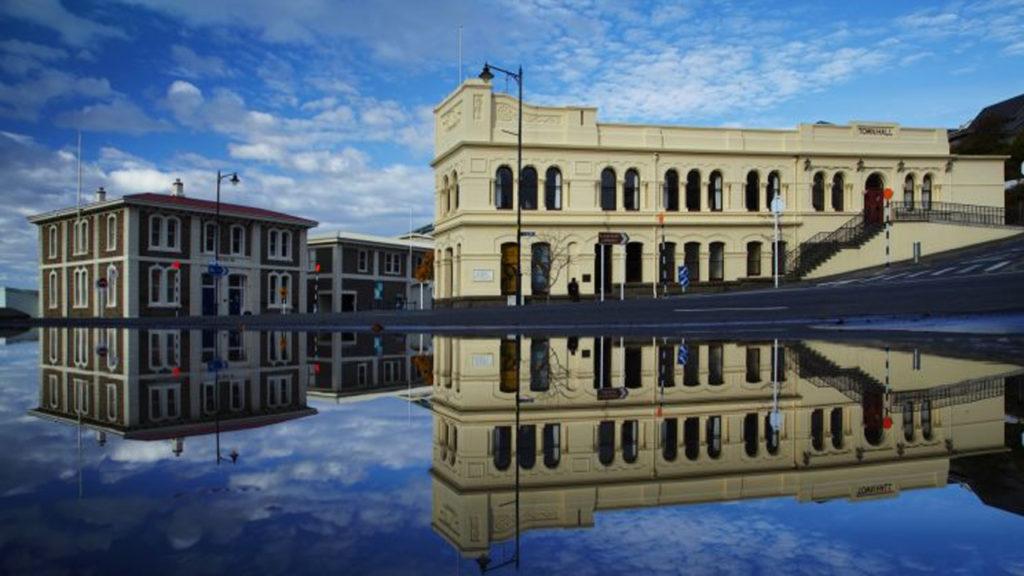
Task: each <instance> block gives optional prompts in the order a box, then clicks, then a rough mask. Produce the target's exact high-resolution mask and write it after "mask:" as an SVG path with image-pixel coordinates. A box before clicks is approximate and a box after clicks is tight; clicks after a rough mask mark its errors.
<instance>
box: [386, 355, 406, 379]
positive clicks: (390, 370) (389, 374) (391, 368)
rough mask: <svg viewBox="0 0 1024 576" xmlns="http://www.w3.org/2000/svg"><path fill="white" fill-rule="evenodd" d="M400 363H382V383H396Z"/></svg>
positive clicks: (391, 361)
mask: <svg viewBox="0 0 1024 576" xmlns="http://www.w3.org/2000/svg"><path fill="white" fill-rule="evenodd" d="M401 367H402V364H401V361H400V360H387V361H385V362H384V383H385V384H393V383H395V382H398V378H399V374H400V373H401Z"/></svg>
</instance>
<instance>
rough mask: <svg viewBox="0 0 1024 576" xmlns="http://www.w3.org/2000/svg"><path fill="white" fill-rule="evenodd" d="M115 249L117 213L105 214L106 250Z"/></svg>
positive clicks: (111, 250)
mask: <svg viewBox="0 0 1024 576" xmlns="http://www.w3.org/2000/svg"><path fill="white" fill-rule="evenodd" d="M114 250H117V214H107V252H113V251H114Z"/></svg>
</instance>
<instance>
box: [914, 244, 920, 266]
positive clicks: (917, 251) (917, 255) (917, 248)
mask: <svg viewBox="0 0 1024 576" xmlns="http://www.w3.org/2000/svg"><path fill="white" fill-rule="evenodd" d="M919 260H921V243H920V242H914V264H917V263H918V261H919Z"/></svg>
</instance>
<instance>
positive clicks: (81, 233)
mask: <svg viewBox="0 0 1024 576" xmlns="http://www.w3.org/2000/svg"><path fill="white" fill-rule="evenodd" d="M88 251H89V221H88V220H86V219H85V218H82V219H80V220H76V221H75V244H74V248H73V249H72V252H73V253H74V254H85V253H86V252H88Z"/></svg>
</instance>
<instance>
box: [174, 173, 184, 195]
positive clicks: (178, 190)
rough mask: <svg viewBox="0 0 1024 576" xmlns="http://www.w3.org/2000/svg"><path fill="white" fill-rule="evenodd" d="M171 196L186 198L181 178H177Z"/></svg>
mask: <svg viewBox="0 0 1024 576" xmlns="http://www.w3.org/2000/svg"><path fill="white" fill-rule="evenodd" d="M171 196H176V197H178V198H183V197H184V196H185V185H184V184H182V183H181V178H175V179H174V184H171Z"/></svg>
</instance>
